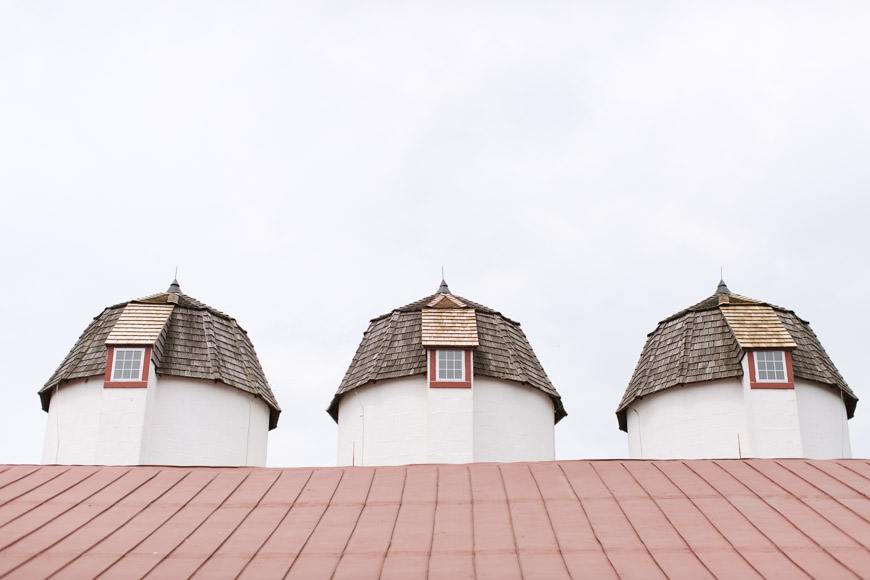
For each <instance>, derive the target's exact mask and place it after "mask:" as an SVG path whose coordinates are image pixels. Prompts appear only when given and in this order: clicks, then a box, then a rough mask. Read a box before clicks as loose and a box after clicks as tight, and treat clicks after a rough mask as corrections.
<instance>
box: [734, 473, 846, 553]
mask: <svg viewBox="0 0 870 580" xmlns="http://www.w3.org/2000/svg"><path fill="white" fill-rule="evenodd" d="M774 464H775V465H780V464H779V463H778V462H774ZM747 465H748V466H749V468H750V469H754V470H755V471H756V472H757V473H759V474H760V475H761V476H762V477H764V478H765V479H767V480H768V481H770V482H771V483H773V484H774V485H776V486H778V487H779V488H780V489H782V490H783V491H785V492H787V493H788V494H789V495H791V496H793V497H795V498H797V500H798V501H799V502H800V503H801V504H802V505H804V506H806V507H807V508H809V509H810V510H812V511H813V512H814V513H816V514H817V515H818V516H819V517H821V518H822V519H824V520H825V521H827V522H828V523H829V524H831V525H832V526H834V527H835V528H837V529H838V530H839V531H840V532H841V533H842V534H843V535H845V536H846V537H848V538H849V539H851V540H852V541H854V542H855V543H856V544H857V545H858V546H859V547H861V546H863V544H862V542H861V540H859V539H857V538H855V537H854V536H852V534H850V533H849V532H847V531H846V530H844V529H843V528H842V527H841V526H840V525H838V524H837V523H836V522H834V521H833V520H831V518H829V517H828V516H826V515H825V514H823V513H822V512H820V511H819V510H818V509H816V508H815V507H813V506H812V505H811V504H809V503H807V502H806V501H805V500H804V499H803V498H802V497H801V495H800V494H798V493H793V492H791V491H790V490H789V489H787V488H786V487H785V485H784V484H783V483H781V482H779V481H775V480H774V479H773V478H772V477H771V476H769V475H768V474H766V473H764V472H763V471H761V470H760V469H758V468H757V467H756V466H755V465H753V464H751V463H748V464H747ZM780 467H782V466H781V465H780ZM801 479H803V478H801ZM813 487H815V486H813ZM816 489H818V488H816ZM823 493H824V492H823ZM826 495H827V494H826ZM828 497H831V496H828ZM832 499H833V498H832Z"/></svg>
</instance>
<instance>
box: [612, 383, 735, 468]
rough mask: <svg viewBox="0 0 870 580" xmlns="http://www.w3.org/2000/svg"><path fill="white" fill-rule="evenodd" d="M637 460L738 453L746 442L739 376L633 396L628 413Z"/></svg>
mask: <svg viewBox="0 0 870 580" xmlns="http://www.w3.org/2000/svg"><path fill="white" fill-rule="evenodd" d="M626 419H627V424H628V435H629V436H628V442H629V457H631V458H632V459H704V458H714V457H715V458H727V457H738V453H739V452H738V437H739V441H740V446H741V447H742V448H744V450H743V456H744V457H745V456H746V451H745V447H746V445H747V440H746V426H745V423H744V413H743V391H742V385H741V382H740V380H739V379H728V380H722V381H710V382H708V383H695V384H691V385H686V386H684V387H673V388H671V389H667V390H665V391H660V392H658V393H653V394H652V395H647V396H646V397H644V398H643V399H639V400H636V401H634V402H633V403H632V404H631V406H630V407H629V408H628V412H627V413H626Z"/></svg>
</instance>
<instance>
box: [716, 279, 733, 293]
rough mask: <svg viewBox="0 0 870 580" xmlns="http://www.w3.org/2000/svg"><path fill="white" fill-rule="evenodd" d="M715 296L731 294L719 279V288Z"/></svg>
mask: <svg viewBox="0 0 870 580" xmlns="http://www.w3.org/2000/svg"><path fill="white" fill-rule="evenodd" d="M716 294H731V290H729V289H728V286H726V285H725V281H724V280H722V278H719V287H718V288H716Z"/></svg>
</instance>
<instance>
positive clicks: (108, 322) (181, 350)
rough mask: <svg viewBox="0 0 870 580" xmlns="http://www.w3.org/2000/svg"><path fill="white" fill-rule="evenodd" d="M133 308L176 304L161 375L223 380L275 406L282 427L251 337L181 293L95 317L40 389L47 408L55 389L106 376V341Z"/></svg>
mask: <svg viewBox="0 0 870 580" xmlns="http://www.w3.org/2000/svg"><path fill="white" fill-rule="evenodd" d="M176 300H177V303H176V302H175V301H176ZM128 304H175V307H174V308H173V309H172V313H171V314H170V315H169V320H168V322H167V323H166V325H165V326H164V327H163V330H162V332H160V334H159V335H158V336H157V340H156V341H155V342H154V346H153V348H152V359H153V361H154V365H155V367H156V369H157V374H158V375H167V376H174V377H185V378H193V379H204V380H212V381H219V382H222V383H224V384H226V385H229V386H231V387H235V388H237V389H240V390H242V391H245V392H247V393H250V394H252V395H256V396H258V397H260V398H262V399H263V400H264V401H265V402H266V404H267V405H269V408H270V416H269V428H270V429H274V428H275V426H277V424H278V416H279V414H280V413H281V408H280V407H279V406H278V401H277V400H276V399H275V395H274V394H273V393H272V389H271V388H270V387H269V383H268V381H267V380H266V375H265V374H264V373H263V369H262V367H261V366H260V361H259V360H258V359H257V353H256V352H255V351H254V345H253V344H251V341H250V339H249V338H248V334H247V333H246V332H245V330H244V329H243V328H242V327H241V326H239V323H238V322H236V320H235V319H234V318H232V317H230V316H228V315H226V314H224V313H223V312H221V311H219V310H216V309H214V308H211V307H210V306H207V305H205V304H203V303H202V302H199V301H198V300H195V299H193V298H191V297H190V296H186V295H184V294H178V293H162V294H155V295H153V296H147V297H145V298H140V299H138V300H131V301H130V302H124V303H122V304H116V305H114V306H110V307H109V308H106V309H105V310H104V311H103V312H102V313H100V315H99V316H97V317H96V318H94V320H93V321H92V322H91V324H89V325H88V327H87V328H86V329H85V331H84V332H83V333H82V335H81V336H80V337H79V339H78V341H76V344H75V346H73V348H72V350H70V352H69V354H68V355H67V356H66V358H64V360H63V362H61V364H60V366H59V367H58V368H57V370H56V371H55V372H54V374H53V375H52V376H51V378H50V379H49V380H48V382H46V383H45V386H44V387H43V388H42V389H41V390H40V391H39V395H40V398H41V400H42V408H43V409H44V410H46V411H47V410H48V405H49V402H50V399H51V394H52V389H54V387H55V386H57V385H59V384H62V383H63V382H64V381H68V380H71V379H77V378H84V377H93V376H102V375H103V374H104V373H105V372H106V338H107V337H108V336H109V333H110V332H111V331H112V329H113V328H114V326H115V323H116V322H117V321H118V318H119V317H120V316H121V313H122V312H123V311H124V308H125V307H126V306H127V305H128Z"/></svg>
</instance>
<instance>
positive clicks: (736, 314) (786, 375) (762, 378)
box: [719, 295, 797, 389]
mask: <svg viewBox="0 0 870 580" xmlns="http://www.w3.org/2000/svg"><path fill="white" fill-rule="evenodd" d="M726 296H727V295H726ZM744 301H746V299H744ZM719 309H720V310H721V311H722V314H723V316H724V317H725V320H726V322H727V323H728V326H729V327H730V328H731V331H732V332H733V333H734V338H736V339H737V343H738V344H739V345H740V348H741V349H743V351H744V352H745V353H746V357H747V361H746V364H747V367H748V370H749V387H750V388H751V389H794V371H793V369H792V358H791V353H792V351H793V350H794V349H796V348H797V343H795V341H794V339H793V338H792V336H791V335H790V334H789V332H788V330H787V329H786V328H785V325H784V324H783V323H782V321H781V320H780V319H779V317H778V316H777V315H776V312H774V310H773V308H771V307H770V306H769V305H767V304H763V303H756V304H740V303H736V304H735V303H731V302H730V301H728V302H721V301H720V303H719Z"/></svg>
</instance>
